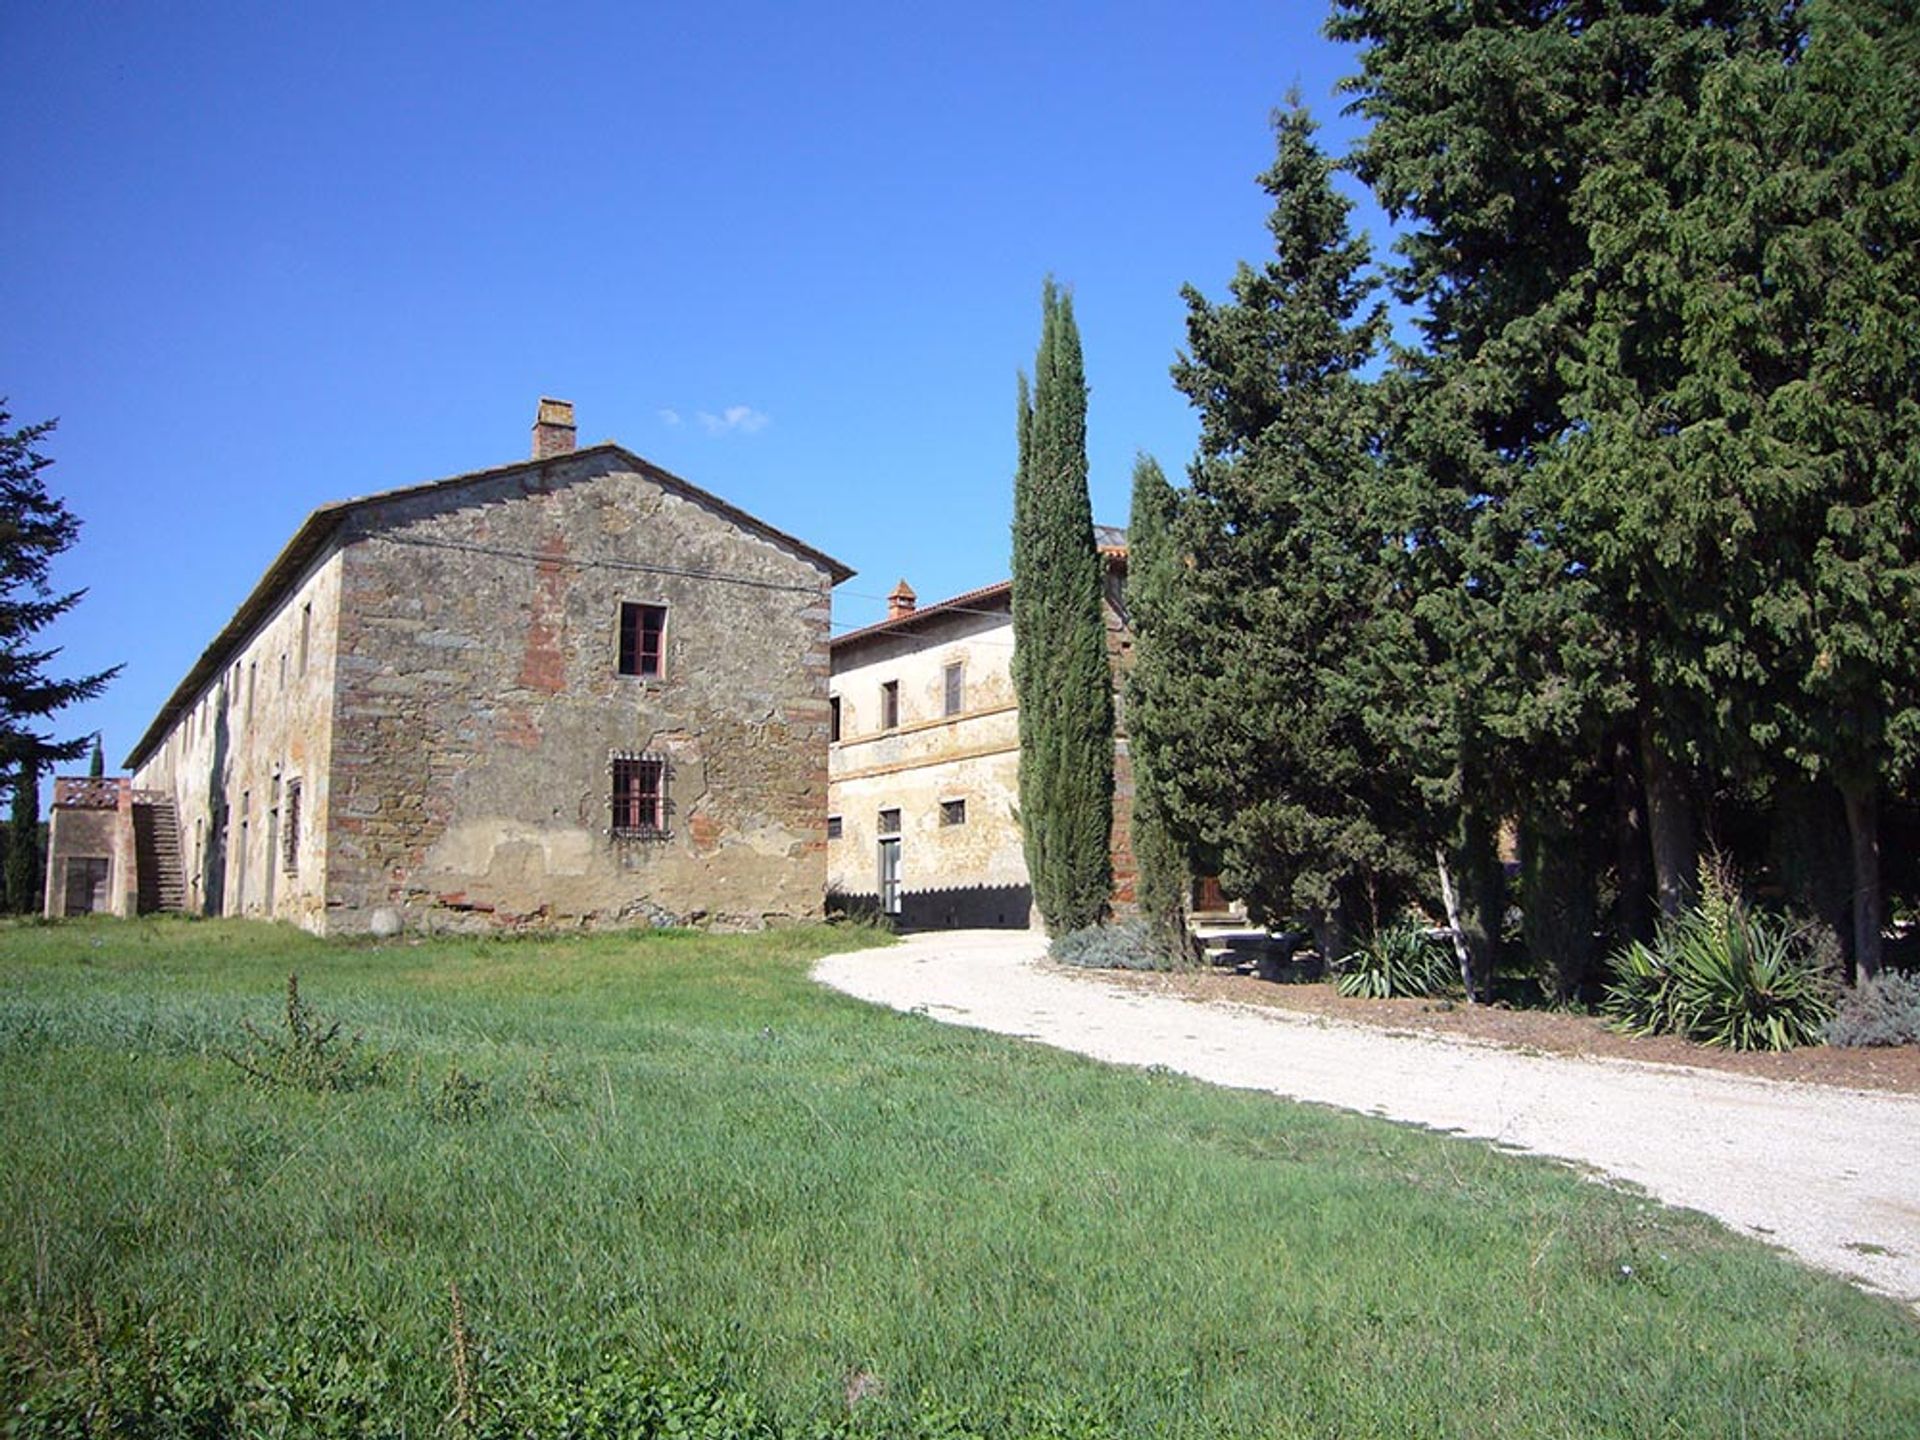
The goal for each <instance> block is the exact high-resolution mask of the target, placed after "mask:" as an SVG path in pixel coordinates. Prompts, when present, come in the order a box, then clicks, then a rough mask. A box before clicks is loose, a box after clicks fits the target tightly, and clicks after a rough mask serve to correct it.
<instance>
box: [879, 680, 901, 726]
mask: <svg viewBox="0 0 1920 1440" xmlns="http://www.w3.org/2000/svg"><path fill="white" fill-rule="evenodd" d="M880 728H881V729H882V730H897V729H899V728H900V682H899V681H898V680H889V681H887V683H886V684H884V685H882V686H881V687H880Z"/></svg>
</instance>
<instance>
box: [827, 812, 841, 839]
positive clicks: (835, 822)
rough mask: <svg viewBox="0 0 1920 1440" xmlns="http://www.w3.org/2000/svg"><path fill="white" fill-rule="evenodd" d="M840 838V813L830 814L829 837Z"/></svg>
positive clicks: (828, 819) (828, 820)
mask: <svg viewBox="0 0 1920 1440" xmlns="http://www.w3.org/2000/svg"><path fill="white" fill-rule="evenodd" d="M839 838H840V817H839V816H838V815H829V816H827V839H829V840H838V839H839Z"/></svg>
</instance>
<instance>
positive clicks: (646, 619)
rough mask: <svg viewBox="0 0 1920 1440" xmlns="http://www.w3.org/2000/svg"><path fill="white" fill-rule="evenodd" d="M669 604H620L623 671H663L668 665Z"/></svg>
mask: <svg viewBox="0 0 1920 1440" xmlns="http://www.w3.org/2000/svg"><path fill="white" fill-rule="evenodd" d="M666 638H667V607H666V606H664V605H636V604H633V603H631V602H623V603H622V604H621V606H620V673H621V674H622V675H659V674H661V673H662V672H663V670H664V669H665V662H666Z"/></svg>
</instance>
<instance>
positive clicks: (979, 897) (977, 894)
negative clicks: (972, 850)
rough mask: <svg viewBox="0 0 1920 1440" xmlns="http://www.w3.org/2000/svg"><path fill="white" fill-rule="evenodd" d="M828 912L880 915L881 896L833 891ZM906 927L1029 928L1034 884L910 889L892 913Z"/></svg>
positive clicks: (854, 917)
mask: <svg viewBox="0 0 1920 1440" xmlns="http://www.w3.org/2000/svg"><path fill="white" fill-rule="evenodd" d="M827 918H828V919H836V918H845V919H848V920H878V919H880V918H881V910H880V896H879V894H878V893H876V892H868V893H865V894H861V893H857V892H846V891H832V892H829V894H828V895H827ZM892 919H893V921H894V923H895V924H897V925H899V926H900V927H901V928H902V929H906V930H1026V929H1030V928H1031V926H1032V923H1033V888H1032V887H1031V886H1028V885H966V886H955V887H953V888H951V889H946V890H908V891H904V892H902V894H901V896H900V913H899V914H897V915H895V916H893V917H892Z"/></svg>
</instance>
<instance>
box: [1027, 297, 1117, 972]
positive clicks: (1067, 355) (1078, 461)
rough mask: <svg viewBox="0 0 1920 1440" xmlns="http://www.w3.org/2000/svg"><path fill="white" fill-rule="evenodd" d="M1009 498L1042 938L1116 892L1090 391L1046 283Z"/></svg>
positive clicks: (1069, 324)
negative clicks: (1091, 483)
mask: <svg viewBox="0 0 1920 1440" xmlns="http://www.w3.org/2000/svg"><path fill="white" fill-rule="evenodd" d="M1018 421H1019V469H1018V471H1017V472H1016V474H1015V477H1014V487H1013V633H1014V652H1013V680H1014V690H1015V693H1016V695H1017V697H1018V699H1019V703H1020V823H1021V832H1022V839H1023V843H1024V845H1025V849H1026V857H1027V873H1028V876H1029V877H1030V879H1031V881H1032V884H1033V896H1034V902H1035V904H1036V905H1037V906H1038V907H1039V910H1040V914H1041V916H1042V917H1043V918H1044V920H1045V922H1046V926H1047V930H1048V932H1049V933H1050V934H1054V935H1064V934H1066V933H1068V932H1069V931H1073V930H1078V929H1081V928H1083V927H1085V926H1088V925H1092V924H1095V923H1097V922H1098V921H1100V920H1101V919H1102V918H1103V917H1104V916H1105V915H1106V913H1107V907H1108V902H1109V899H1110V896H1111V892H1112V888H1113V865H1112V857H1111V848H1110V845H1111V837H1112V826H1113V678H1112V672H1111V669H1110V665H1109V661H1108V658H1107V647H1106V623H1105V619H1104V613H1103V609H1102V604H1101V597H1102V591H1103V576H1102V568H1101V560H1100V554H1099V550H1098V549H1097V547H1096V546H1095V543H1094V538H1093V508H1092V502H1091V501H1090V499H1089V498H1088V494H1087V385H1086V377H1085V372H1084V370H1083V367H1082V362H1081V356H1080V332H1079V329H1078V327H1077V326H1076V325H1075V324H1074V319H1073V301H1072V298H1071V297H1070V296H1068V295H1066V294H1065V293H1063V292H1062V291H1061V290H1060V289H1059V287H1058V286H1056V285H1055V284H1054V282H1053V281H1052V280H1048V281H1047V283H1046V286H1045V289H1044V291H1043V293H1042V298H1041V329H1040V349H1039V353H1038V357H1037V358H1036V360H1035V362H1034V376H1033V382H1032V385H1031V387H1029V385H1028V382H1027V377H1026V376H1025V375H1024V374H1022V375H1021V377H1020V395H1019V412H1018Z"/></svg>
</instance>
